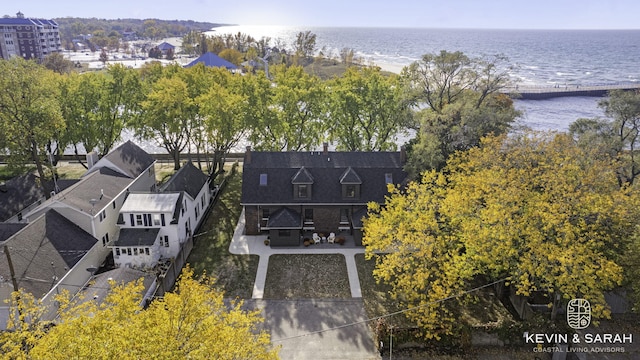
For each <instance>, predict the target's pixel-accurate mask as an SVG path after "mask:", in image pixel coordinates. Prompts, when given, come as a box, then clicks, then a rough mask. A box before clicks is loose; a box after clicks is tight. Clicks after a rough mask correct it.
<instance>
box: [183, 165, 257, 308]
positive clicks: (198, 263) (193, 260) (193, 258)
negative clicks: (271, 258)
mask: <svg viewBox="0 0 640 360" xmlns="http://www.w3.org/2000/svg"><path fill="white" fill-rule="evenodd" d="M228 181H229V182H228V183H227V186H226V187H225V188H224V190H223V191H222V193H221V194H220V197H219V198H218V200H217V201H216V203H215V204H214V207H213V209H212V211H211V212H210V213H209V216H208V217H207V219H206V220H205V223H204V225H203V226H202V228H201V229H200V233H199V234H196V237H195V238H194V240H195V243H194V247H193V250H192V251H191V254H190V255H189V258H188V259H187V262H188V263H189V264H190V266H191V267H192V268H193V269H194V271H195V273H196V274H202V273H206V274H207V275H210V276H213V277H215V278H216V279H217V284H218V285H219V286H220V288H221V290H224V292H225V296H226V297H230V298H236V297H239V298H251V294H252V291H253V283H254V282H255V277H256V271H257V269H258V260H259V257H258V256H256V255H233V254H231V253H229V244H230V243H231V239H232V237H233V232H234V230H235V227H236V224H237V222H238V218H239V217H240V212H241V211H242V207H241V206H240V192H241V189H242V174H241V173H239V172H237V173H236V174H235V175H233V176H231V177H230V178H229V180H228Z"/></svg>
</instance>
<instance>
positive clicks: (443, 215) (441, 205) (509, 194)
mask: <svg viewBox="0 0 640 360" xmlns="http://www.w3.org/2000/svg"><path fill="white" fill-rule="evenodd" d="M617 166H618V165H617V164H616V162H615V161H613V160H610V159H604V158H603V157H602V156H600V155H598V156H594V155H593V154H590V153H588V152H587V151H586V150H584V149H583V148H580V147H578V146H577V145H576V144H575V142H574V140H573V139H572V138H571V137H569V136H568V135H565V134H554V133H527V134H523V135H514V136H510V137H506V136H500V137H488V138H485V139H484V140H483V141H482V144H481V146H480V147H479V148H474V149H471V150H469V151H466V152H459V153H457V154H455V155H454V156H453V157H452V158H451V159H450V161H449V162H448V164H447V166H446V167H445V169H444V170H443V171H442V172H440V173H437V172H434V171H431V172H426V173H424V174H423V177H422V182H421V183H411V184H409V186H408V187H407V188H406V189H405V190H403V191H400V190H398V189H393V190H392V192H391V194H390V196H389V197H388V198H387V200H386V203H385V204H384V206H382V207H381V206H378V205H371V206H370V216H369V217H368V218H367V219H365V224H364V238H363V243H364V244H365V246H366V254H367V256H368V258H376V260H377V263H376V268H375V270H374V275H375V276H376V278H377V279H378V280H379V281H383V282H387V283H389V284H390V285H391V286H392V289H393V290H392V293H391V295H392V296H393V297H394V298H396V299H398V300H399V301H400V302H401V303H402V304H403V305H405V306H407V307H413V306H418V307H419V308H418V309H416V310H414V311H410V312H408V313H407V314H408V316H409V317H411V318H412V319H414V320H415V321H416V322H417V323H418V324H419V326H421V327H422V328H423V329H424V334H425V337H426V338H439V337H440V336H441V335H444V334H453V333H455V329H456V327H455V324H456V321H457V316H458V315H459V314H458V313H457V311H458V309H459V305H460V298H455V299H452V300H448V301H439V300H442V299H445V298H447V297H449V296H456V295H460V294H462V293H464V291H465V289H468V288H470V287H471V286H470V283H471V282H472V281H476V282H477V281H478V280H479V279H482V280H483V281H485V282H486V283H490V282H492V281H496V280H499V279H506V283H507V284H508V285H510V286H512V287H513V288H514V289H515V290H516V292H517V293H518V294H520V295H524V296H528V295H530V294H531V293H532V292H533V291H540V292H542V293H544V294H546V295H547V296H548V299H550V300H549V304H550V306H553V307H554V308H555V307H557V305H559V302H563V301H566V300H568V299H572V298H586V299H588V300H589V301H590V302H591V304H592V315H593V316H594V317H596V318H603V317H608V316H609V315H610V311H609V309H608V308H607V306H606V303H605V300H604V294H603V293H604V291H606V290H608V289H611V288H613V287H615V286H617V285H619V284H620V283H621V282H622V280H623V269H622V267H621V266H620V261H621V259H622V256H623V254H624V253H625V252H626V251H627V250H628V247H629V246H632V244H633V243H632V242H631V239H632V238H633V236H634V234H635V232H636V228H637V225H636V224H638V220H639V214H640V210H639V209H640V207H639V199H640V197H639V196H638V193H637V191H635V190H634V189H632V188H630V187H622V188H621V187H620V185H619V183H618V181H617V178H616V168H617ZM636 244H637V243H636ZM633 246H637V245H633ZM381 253H382V254H383V255H377V254H381ZM558 298H559V299H560V300H559V301H554V300H553V299H558Z"/></svg>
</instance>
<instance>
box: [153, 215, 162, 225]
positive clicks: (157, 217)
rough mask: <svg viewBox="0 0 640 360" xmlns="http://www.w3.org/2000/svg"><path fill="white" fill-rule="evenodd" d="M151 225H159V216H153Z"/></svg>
mask: <svg viewBox="0 0 640 360" xmlns="http://www.w3.org/2000/svg"><path fill="white" fill-rule="evenodd" d="M153 225H154V226H159V225H160V214H153Z"/></svg>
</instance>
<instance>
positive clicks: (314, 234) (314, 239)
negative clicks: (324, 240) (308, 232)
mask: <svg viewBox="0 0 640 360" xmlns="http://www.w3.org/2000/svg"><path fill="white" fill-rule="evenodd" d="M313 242H314V243H316V244H320V236H318V233H313Z"/></svg>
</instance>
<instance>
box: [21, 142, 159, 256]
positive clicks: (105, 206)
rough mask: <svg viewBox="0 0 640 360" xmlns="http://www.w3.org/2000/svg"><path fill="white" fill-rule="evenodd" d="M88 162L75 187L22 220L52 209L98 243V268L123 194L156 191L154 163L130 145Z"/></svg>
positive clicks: (112, 236) (115, 230) (114, 229)
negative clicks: (86, 168) (87, 167)
mask: <svg viewBox="0 0 640 360" xmlns="http://www.w3.org/2000/svg"><path fill="white" fill-rule="evenodd" d="M88 160H89V161H88V166H89V170H87V172H86V173H85V174H84V175H82V178H81V180H80V181H79V182H78V183H76V184H75V185H72V186H70V187H69V188H67V189H66V190H65V191H63V192H61V193H58V194H56V195H54V196H52V197H51V198H50V199H49V200H47V201H46V202H44V203H43V204H42V205H41V206H40V207H38V208H37V209H36V210H34V211H32V212H30V213H28V214H26V215H25V216H24V219H25V220H27V221H30V220H31V219H35V218H37V217H38V216H40V215H41V214H42V213H43V212H45V211H46V210H48V209H55V210H56V211H57V212H58V213H60V214H61V215H62V216H64V217H66V218H67V219H69V220H70V221H71V222H73V223H74V224H76V225H78V226H79V227H80V228H82V229H83V230H84V231H86V232H88V233H89V234H91V235H93V237H95V238H96V239H98V244H97V246H100V247H101V248H100V251H98V253H99V254H100V256H101V257H102V259H100V261H99V262H98V263H96V264H95V266H96V267H98V266H99V265H100V264H101V263H102V261H104V259H105V258H106V256H107V255H108V254H109V251H110V249H109V248H108V247H107V246H108V245H110V244H111V243H112V242H113V241H114V240H115V239H116V237H117V235H118V231H119V228H118V225H117V220H118V214H119V213H120V208H121V207H122V204H123V203H124V201H125V198H126V196H127V193H129V192H141V191H145V192H148V191H155V190H156V174H155V169H154V163H155V160H154V159H153V157H151V155H149V154H148V153H147V152H145V151H144V150H142V149H141V148H140V147H138V146H137V145H135V144H134V143H133V142H131V141H127V142H126V143H124V144H122V145H120V146H118V147H117V148H116V149H114V150H113V151H111V152H110V153H109V154H107V155H105V156H104V157H102V159H100V160H98V161H96V162H95V163H92V160H91V159H90V158H89V159H88Z"/></svg>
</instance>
